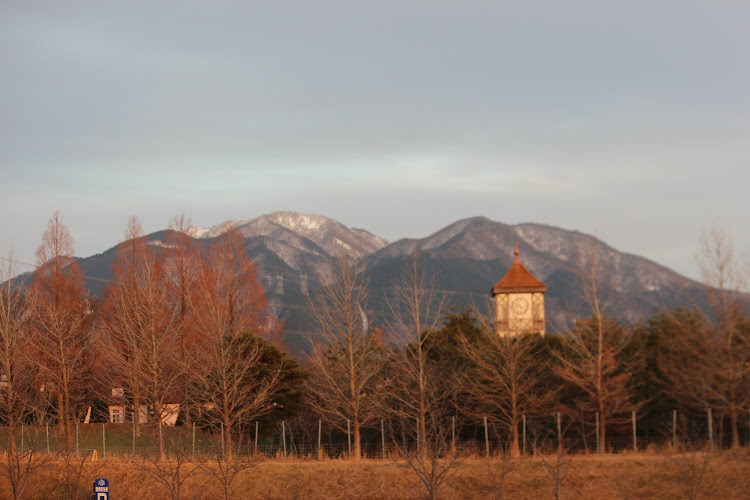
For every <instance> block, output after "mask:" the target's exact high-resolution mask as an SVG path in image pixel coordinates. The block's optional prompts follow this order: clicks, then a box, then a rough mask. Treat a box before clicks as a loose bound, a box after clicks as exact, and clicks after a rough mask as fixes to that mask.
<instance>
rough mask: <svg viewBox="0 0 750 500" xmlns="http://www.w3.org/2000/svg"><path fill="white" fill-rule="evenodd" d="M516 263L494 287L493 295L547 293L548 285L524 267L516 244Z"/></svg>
mask: <svg viewBox="0 0 750 500" xmlns="http://www.w3.org/2000/svg"><path fill="white" fill-rule="evenodd" d="M515 254H516V261H515V262H514V263H513V265H512V266H511V267H510V269H509V270H508V272H507V273H506V274H505V276H504V277H503V279H501V280H500V281H498V282H497V283H496V284H495V286H493V287H492V295H493V296H495V295H497V294H498V293H508V292H545V291H547V285H545V284H544V283H542V282H541V281H539V280H538V279H536V278H535V277H534V275H533V274H531V273H530V272H529V270H528V269H526V268H525V267H523V264H521V260H520V259H519V255H520V252H519V251H518V243H516V252H515Z"/></svg>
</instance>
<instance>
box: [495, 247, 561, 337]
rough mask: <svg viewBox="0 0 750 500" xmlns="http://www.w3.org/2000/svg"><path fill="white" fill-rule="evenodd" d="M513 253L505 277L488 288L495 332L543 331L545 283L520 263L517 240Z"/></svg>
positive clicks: (516, 333)
mask: <svg viewBox="0 0 750 500" xmlns="http://www.w3.org/2000/svg"><path fill="white" fill-rule="evenodd" d="M515 255H516V260H515V262H514V263H513V265H512V266H511V267H510V269H509V270H508V272H507V274H506V275H505V277H504V278H503V279H501V280H500V281H499V282H498V283H497V284H496V285H495V286H494V287H492V290H491V291H490V295H491V297H492V312H493V315H494V325H495V333H497V334H498V335H503V336H504V335H519V334H521V333H538V334H539V335H544V334H545V329H546V328H545V324H546V321H545V317H544V293H545V292H546V291H547V285H545V284H544V283H542V282H541V281H539V280H538V279H536V278H535V277H534V276H533V275H532V274H531V273H530V272H529V271H528V270H527V269H526V268H525V267H523V265H522V264H521V260H520V258H519V256H520V252H519V251H518V243H516V251H515Z"/></svg>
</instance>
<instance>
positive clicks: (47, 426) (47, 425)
mask: <svg viewBox="0 0 750 500" xmlns="http://www.w3.org/2000/svg"><path fill="white" fill-rule="evenodd" d="M46 428H47V455H49V422H47V424H46Z"/></svg>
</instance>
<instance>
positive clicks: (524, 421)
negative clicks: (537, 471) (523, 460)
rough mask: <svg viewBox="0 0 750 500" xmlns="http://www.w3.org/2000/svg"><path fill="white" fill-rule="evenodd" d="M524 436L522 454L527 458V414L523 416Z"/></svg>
mask: <svg viewBox="0 0 750 500" xmlns="http://www.w3.org/2000/svg"><path fill="white" fill-rule="evenodd" d="M522 436H523V444H522V445H521V450H522V451H521V453H522V456H524V457H525V456H526V414H525V413H524V414H523V432H522Z"/></svg>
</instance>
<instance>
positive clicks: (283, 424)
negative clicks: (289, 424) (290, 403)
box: [281, 420, 286, 460]
mask: <svg viewBox="0 0 750 500" xmlns="http://www.w3.org/2000/svg"><path fill="white" fill-rule="evenodd" d="M281 443H282V447H283V449H284V460H286V422H285V421H283V420H282V421H281Z"/></svg>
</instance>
